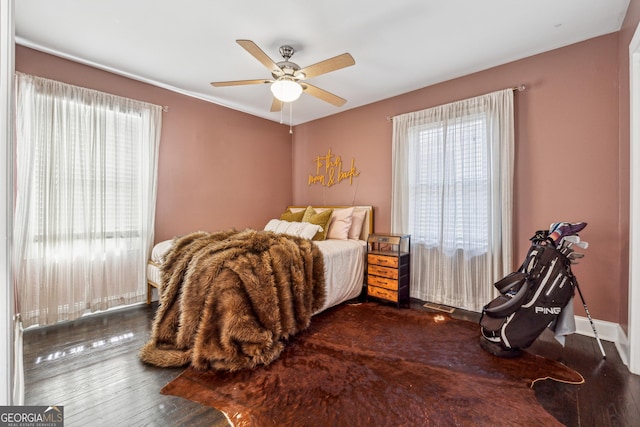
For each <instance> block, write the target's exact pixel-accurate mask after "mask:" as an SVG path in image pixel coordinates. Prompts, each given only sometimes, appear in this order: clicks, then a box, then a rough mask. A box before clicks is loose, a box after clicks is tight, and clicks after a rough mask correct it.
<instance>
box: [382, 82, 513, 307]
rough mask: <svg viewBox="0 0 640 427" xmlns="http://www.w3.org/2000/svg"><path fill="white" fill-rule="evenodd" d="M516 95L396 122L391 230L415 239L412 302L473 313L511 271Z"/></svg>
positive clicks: (489, 98)
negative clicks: (431, 303)
mask: <svg viewBox="0 0 640 427" xmlns="http://www.w3.org/2000/svg"><path fill="white" fill-rule="evenodd" d="M513 153H514V130H513V91H512V90H511V89H506V90H502V91H498V92H494V93H490V94H487V95H484V96H479V97H475V98H471V99H467V100H463V101H458V102H453V103H450V104H446V105H442V106H438V107H434V108H429V109H426V110H422V111H417V112H413V113H407V114H403V115H400V116H396V117H394V118H393V153H392V164H393V166H392V205H391V221H392V224H391V229H392V231H393V232H395V233H408V234H411V246H412V254H411V296H412V297H414V298H419V299H421V300H424V301H430V302H434V303H438V304H445V305H449V306H453V307H459V308H464V309H467V310H472V311H481V310H482V307H483V306H484V305H485V304H486V303H488V302H489V301H490V300H491V299H493V298H494V296H495V289H494V287H493V283H494V282H495V281H497V280H499V279H500V278H502V277H504V276H505V275H506V274H507V273H509V272H510V271H511V269H512V268H513V266H512V206H513V203H512V193H513V156H514V154H513Z"/></svg>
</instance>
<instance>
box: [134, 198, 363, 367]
mask: <svg viewBox="0 0 640 427" xmlns="http://www.w3.org/2000/svg"><path fill="white" fill-rule="evenodd" d="M372 230H373V209H372V207H371V206H289V207H287V209H286V210H285V212H283V213H282V214H281V215H280V218H274V219H271V220H269V221H268V223H267V224H266V225H265V227H264V230H250V229H247V230H244V231H235V230H232V231H223V232H216V233H206V232H195V233H192V234H190V235H187V236H181V237H179V238H176V239H172V240H168V241H163V242H159V243H158V244H156V245H155V246H154V248H153V250H152V253H151V259H150V260H149V263H148V266H147V281H148V295H147V302H150V301H151V292H152V290H153V289H154V288H155V289H157V290H158V295H159V299H160V302H161V304H160V306H159V308H158V312H157V313H156V318H155V319H154V325H153V330H152V337H151V340H150V341H149V342H148V343H147V344H146V345H145V346H144V347H143V349H141V352H140V357H141V359H142V360H143V361H144V362H146V363H150V364H153V365H156V366H166V367H175V366H183V365H186V364H191V365H192V366H194V367H196V368H200V369H211V368H213V369H226V370H236V369H243V368H251V367H254V366H257V365H259V364H268V363H270V362H271V361H272V360H275V359H276V358H277V357H278V356H279V354H280V352H281V351H282V349H283V348H284V345H286V341H287V340H288V339H289V338H290V337H292V336H293V335H295V334H296V333H298V332H299V331H301V330H303V329H306V327H307V326H308V325H309V322H310V317H311V316H313V315H315V314H318V313H320V312H322V311H324V310H326V309H328V308H330V307H333V306H335V305H338V304H340V303H342V302H344V301H347V300H350V299H353V298H356V297H358V296H359V295H360V293H361V292H362V287H363V283H364V271H365V260H366V239H367V236H368V235H369V233H371V232H372ZM267 241H268V242H269V243H268V244H267V243H265V242H267ZM256 242H258V243H256ZM194 248H195V249H194ZM211 248H215V249H211ZM220 248H223V250H222V249H220ZM256 248H257V249H256ZM225 254H226V255H225ZM228 254H231V255H228ZM238 254H241V255H238ZM232 255H233V256H232ZM222 257H226V258H225V259H222ZM232 258H233V259H232ZM235 258H238V259H235ZM276 258H277V261H278V262H277V263H275V264H274V259H276ZM280 258H281V259H280ZM247 260H251V261H250V262H249V261H247ZM265 260H270V261H269V262H270V263H271V264H269V265H267V264H268V263H267V261H265ZM283 266H284V267H283ZM223 270H224V271H223ZM213 276H215V277H214V278H212V277H213ZM285 276H286V277H285ZM203 277H204V278H207V279H206V280H204V279H202V278H203ZM161 279H163V280H161ZM254 282H255V283H254ZM267 282H269V283H270V285H269V286H265V285H264V284H265V283H267ZM265 289H266V290H265ZM263 293H264V295H263ZM256 295H257V296H256ZM272 304H273V308H271V305H272Z"/></svg>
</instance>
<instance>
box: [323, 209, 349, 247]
mask: <svg viewBox="0 0 640 427" xmlns="http://www.w3.org/2000/svg"><path fill="white" fill-rule="evenodd" d="M352 218H353V208H345V209H334V210H333V215H332V216H331V221H330V222H329V231H327V239H338V240H347V239H348V238H349V230H350V229H351V221H352Z"/></svg>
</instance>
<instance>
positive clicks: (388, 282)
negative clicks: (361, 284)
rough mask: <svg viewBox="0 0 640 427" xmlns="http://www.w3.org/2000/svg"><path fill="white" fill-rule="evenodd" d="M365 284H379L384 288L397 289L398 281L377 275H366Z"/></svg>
mask: <svg viewBox="0 0 640 427" xmlns="http://www.w3.org/2000/svg"><path fill="white" fill-rule="evenodd" d="M367 284H368V285H373V286H379V287H381V288H385V289H391V290H394V291H397V290H398V281H397V280H393V279H386V278H384V277H378V276H367Z"/></svg>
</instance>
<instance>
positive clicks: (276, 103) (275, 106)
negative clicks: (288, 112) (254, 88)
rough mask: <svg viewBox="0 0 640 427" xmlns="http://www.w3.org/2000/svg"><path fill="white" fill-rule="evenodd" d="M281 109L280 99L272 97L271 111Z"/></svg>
mask: <svg viewBox="0 0 640 427" xmlns="http://www.w3.org/2000/svg"><path fill="white" fill-rule="evenodd" d="M280 110H282V101H280V100H279V99H277V98H275V97H274V98H273V102H272V103H271V110H270V111H271V112H272V113H273V112H276V111H280Z"/></svg>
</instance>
